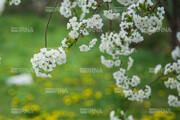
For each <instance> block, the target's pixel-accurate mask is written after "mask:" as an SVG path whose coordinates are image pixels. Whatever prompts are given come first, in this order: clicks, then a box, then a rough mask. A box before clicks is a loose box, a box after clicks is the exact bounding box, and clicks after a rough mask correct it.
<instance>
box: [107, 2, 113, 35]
mask: <svg viewBox="0 0 180 120" xmlns="http://www.w3.org/2000/svg"><path fill="white" fill-rule="evenodd" d="M107 9H108V10H109V9H110V6H109V3H107ZM109 31H110V32H111V31H112V20H109Z"/></svg>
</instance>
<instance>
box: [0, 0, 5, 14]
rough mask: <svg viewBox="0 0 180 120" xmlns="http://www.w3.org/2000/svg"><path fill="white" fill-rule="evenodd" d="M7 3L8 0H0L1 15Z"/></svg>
mask: <svg viewBox="0 0 180 120" xmlns="http://www.w3.org/2000/svg"><path fill="white" fill-rule="evenodd" d="M5 5H6V0H0V15H1V14H2V12H3V11H4V9H5Z"/></svg>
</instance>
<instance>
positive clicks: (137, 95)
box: [123, 85, 151, 102]
mask: <svg viewBox="0 0 180 120" xmlns="http://www.w3.org/2000/svg"><path fill="white" fill-rule="evenodd" d="M123 92H124V94H125V97H128V99H129V100H131V101H135V100H136V101H140V102H143V99H144V98H149V96H150V95H151V88H150V87H149V86H148V85H146V89H145V90H142V89H141V90H138V91H137V90H134V91H133V90H124V91H123Z"/></svg>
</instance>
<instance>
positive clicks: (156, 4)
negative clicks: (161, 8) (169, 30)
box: [152, 0, 161, 11]
mask: <svg viewBox="0 0 180 120" xmlns="http://www.w3.org/2000/svg"><path fill="white" fill-rule="evenodd" d="M160 1H161V0H158V1H157V3H156V5H155V6H154V7H153V9H152V11H154V10H155V8H156V7H157V6H158V4H159V3H160Z"/></svg>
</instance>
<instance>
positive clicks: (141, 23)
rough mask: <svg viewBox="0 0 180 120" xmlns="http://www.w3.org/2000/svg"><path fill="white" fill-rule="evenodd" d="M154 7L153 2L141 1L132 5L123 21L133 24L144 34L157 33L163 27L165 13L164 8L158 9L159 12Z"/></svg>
mask: <svg viewBox="0 0 180 120" xmlns="http://www.w3.org/2000/svg"><path fill="white" fill-rule="evenodd" d="M153 7H154V6H153V3H152V1H151V0H139V1H138V2H137V3H136V4H132V5H130V6H129V7H128V11H127V12H123V14H122V20H123V21H129V22H133V23H134V26H135V27H136V28H138V29H139V30H140V31H141V32H143V33H147V34H152V33H155V32H156V31H157V30H160V28H161V26H162V20H163V19H164V17H163V15H164V13H165V11H164V7H158V8H157V10H154V9H152V8H153ZM149 11H150V12H151V14H149ZM147 13H148V14H147Z"/></svg>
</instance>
